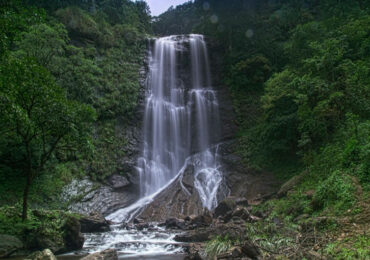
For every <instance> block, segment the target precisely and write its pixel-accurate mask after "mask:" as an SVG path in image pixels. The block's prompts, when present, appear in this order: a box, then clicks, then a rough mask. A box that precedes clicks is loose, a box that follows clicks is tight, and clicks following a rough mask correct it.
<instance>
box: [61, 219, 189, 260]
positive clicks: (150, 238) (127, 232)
mask: <svg viewBox="0 0 370 260" xmlns="http://www.w3.org/2000/svg"><path fill="white" fill-rule="evenodd" d="M139 229H141V230H139ZM139 229H138V228H135V226H133V225H126V226H125V225H122V224H119V225H112V226H111V231H109V232H104V233H86V234H84V236H85V244H84V247H83V249H82V250H79V251H76V252H73V254H69V255H64V256H63V257H62V258H63V259H64V258H68V257H74V256H79V255H80V256H81V255H86V254H91V253H95V252H100V251H103V250H105V249H108V248H113V249H116V250H117V253H118V258H119V259H135V260H141V259H143V260H144V259H153V260H154V259H163V260H167V259H168V260H170V259H171V260H172V259H173V260H182V259H184V257H185V253H186V244H184V243H179V242H176V241H175V240H174V237H175V236H176V235H177V234H179V232H175V231H172V230H171V231H168V230H166V229H165V228H164V227H159V226H158V225H156V224H148V225H147V226H145V228H139Z"/></svg>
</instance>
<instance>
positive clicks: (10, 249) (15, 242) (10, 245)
mask: <svg viewBox="0 0 370 260" xmlns="http://www.w3.org/2000/svg"><path fill="white" fill-rule="evenodd" d="M22 247H23V243H22V242H21V241H20V240H19V239H18V238H16V237H14V236H8V235H0V258H3V257H7V256H10V255H11V254H12V253H14V252H16V251H17V250H19V249H21V248H22Z"/></svg>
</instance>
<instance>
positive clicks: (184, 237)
mask: <svg viewBox="0 0 370 260" xmlns="http://www.w3.org/2000/svg"><path fill="white" fill-rule="evenodd" d="M210 234H211V231H210V230H192V231H189V232H186V233H184V234H180V235H176V236H175V238H174V240H175V241H177V242H185V243H189V242H205V241H208V240H209V238H210Z"/></svg>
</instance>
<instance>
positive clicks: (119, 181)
mask: <svg viewBox="0 0 370 260" xmlns="http://www.w3.org/2000/svg"><path fill="white" fill-rule="evenodd" d="M109 184H110V185H111V186H112V187H113V189H121V188H124V187H127V186H129V185H130V184H131V182H130V181H129V180H128V179H127V178H126V177H123V176H121V175H118V174H113V175H112V176H110V177H109Z"/></svg>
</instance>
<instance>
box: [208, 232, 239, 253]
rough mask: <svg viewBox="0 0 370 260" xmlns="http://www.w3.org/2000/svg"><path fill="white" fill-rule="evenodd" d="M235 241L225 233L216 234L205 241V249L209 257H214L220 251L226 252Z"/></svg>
mask: <svg viewBox="0 0 370 260" xmlns="http://www.w3.org/2000/svg"><path fill="white" fill-rule="evenodd" d="M235 243H236V242H235V241H232V240H231V239H229V237H228V236H227V235H226V236H224V237H222V236H217V237H216V238H214V239H212V240H211V241H209V242H208V243H207V245H206V249H205V251H206V254H207V255H208V256H209V257H210V258H214V257H215V256H217V255H219V254H221V253H225V252H227V251H228V250H229V249H230V248H231V247H232V246H233V245H234V244H235Z"/></svg>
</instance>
